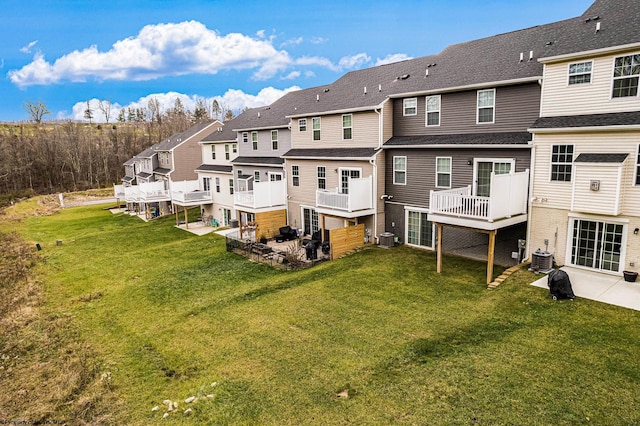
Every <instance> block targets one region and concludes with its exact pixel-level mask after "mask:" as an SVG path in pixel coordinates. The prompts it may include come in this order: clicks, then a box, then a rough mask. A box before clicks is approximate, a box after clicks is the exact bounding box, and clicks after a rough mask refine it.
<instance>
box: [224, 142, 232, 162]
mask: <svg viewBox="0 0 640 426" xmlns="http://www.w3.org/2000/svg"><path fill="white" fill-rule="evenodd" d="M229 158H231V157H230V155H229V144H225V145H224V159H225V160H228V159H229Z"/></svg>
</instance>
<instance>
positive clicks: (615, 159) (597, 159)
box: [573, 154, 629, 163]
mask: <svg viewBox="0 0 640 426" xmlns="http://www.w3.org/2000/svg"><path fill="white" fill-rule="evenodd" d="M628 156H629V154H580V155H578V157H577V158H576V159H575V160H573V162H574V163H622V162H623V161H624V160H626V159H627V157H628Z"/></svg>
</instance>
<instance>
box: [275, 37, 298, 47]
mask: <svg viewBox="0 0 640 426" xmlns="http://www.w3.org/2000/svg"><path fill="white" fill-rule="evenodd" d="M303 41H304V39H303V38H302V37H298V38H292V39H289V40H285V41H284V42H282V44H280V47H286V46H298V45H300V44H302V42H303Z"/></svg>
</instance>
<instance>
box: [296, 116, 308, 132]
mask: <svg viewBox="0 0 640 426" xmlns="http://www.w3.org/2000/svg"><path fill="white" fill-rule="evenodd" d="M298 130H299V131H301V132H306V131H307V119H306V118H301V119H299V120H298Z"/></svg>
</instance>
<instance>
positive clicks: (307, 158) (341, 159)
mask: <svg viewBox="0 0 640 426" xmlns="http://www.w3.org/2000/svg"><path fill="white" fill-rule="evenodd" d="M374 157H375V155H372V156H371V157H300V156H295V157H282V158H284V159H286V160H308V161H315V160H326V161H369V160H371V159H372V158H374Z"/></svg>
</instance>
